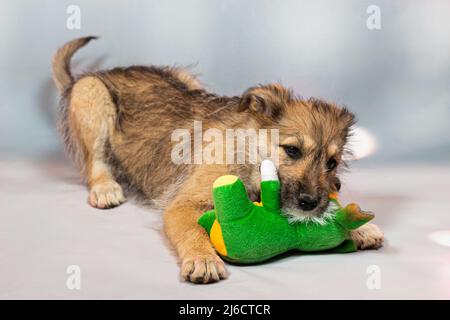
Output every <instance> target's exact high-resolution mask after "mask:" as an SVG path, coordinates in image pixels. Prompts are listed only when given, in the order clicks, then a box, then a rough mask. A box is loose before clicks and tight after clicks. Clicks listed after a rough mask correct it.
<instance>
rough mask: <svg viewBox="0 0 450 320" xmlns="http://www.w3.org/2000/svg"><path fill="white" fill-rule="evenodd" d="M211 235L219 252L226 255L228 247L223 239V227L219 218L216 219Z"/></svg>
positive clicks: (212, 241)
mask: <svg viewBox="0 0 450 320" xmlns="http://www.w3.org/2000/svg"><path fill="white" fill-rule="evenodd" d="M209 237H210V239H211V243H212V244H213V245H214V247H215V248H216V250H217V252H218V253H220V254H221V255H222V256H224V257H226V256H227V248H226V247H225V242H224V241H223V235H222V228H221V227H220V224H219V222H218V221H217V220H215V221H214V223H213V225H212V227H211V231H210V233H209Z"/></svg>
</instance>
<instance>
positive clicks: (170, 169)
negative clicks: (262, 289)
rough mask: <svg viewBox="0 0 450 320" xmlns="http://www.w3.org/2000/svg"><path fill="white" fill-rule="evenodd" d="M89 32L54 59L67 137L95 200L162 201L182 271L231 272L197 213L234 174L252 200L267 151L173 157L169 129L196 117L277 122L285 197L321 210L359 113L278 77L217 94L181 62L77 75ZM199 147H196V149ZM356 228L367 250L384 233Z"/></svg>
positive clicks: (213, 122)
mask: <svg viewBox="0 0 450 320" xmlns="http://www.w3.org/2000/svg"><path fill="white" fill-rule="evenodd" d="M92 39H94V37H85V38H80V39H75V40H73V41H71V42H69V43H67V44H66V45H64V46H63V47H62V48H60V49H59V50H58V51H57V53H56V55H55V58H54V61H53V78H54V81H55V84H56V86H57V88H58V89H59V91H60V92H61V95H62V99H61V109H60V115H59V127H60V130H61V133H62V135H63V137H64V142H65V146H66V148H67V150H68V151H69V153H70V154H71V156H72V157H73V158H74V159H75V160H76V162H77V164H78V165H79V167H80V169H81V172H82V175H83V177H84V178H85V179H86V183H87V186H88V188H89V198H88V201H89V203H90V205H91V206H93V207H96V208H100V209H106V208H111V207H114V206H118V205H120V204H121V203H123V202H124V201H125V195H124V191H126V192H127V194H136V195H139V196H140V197H142V198H144V199H147V200H151V201H152V202H153V203H154V204H158V205H160V206H162V207H163V208H164V215H163V217H164V230H165V233H166V235H167V237H168V239H169V240H170V242H171V243H172V245H173V246H174V248H175V249H176V252H177V254H178V256H179V259H180V262H181V276H182V278H183V279H185V280H187V281H191V282H195V283H208V282H214V281H218V280H220V279H223V278H226V276H227V272H226V270H225V266H224V263H223V262H222V260H221V259H220V258H219V257H218V255H217V254H216V253H215V251H214V249H213V248H212V246H211V244H210V241H209V238H208V235H207V234H206V232H205V231H204V230H203V229H202V228H201V227H200V226H199V225H198V224H197V218H198V216H199V214H200V213H201V212H202V211H203V210H206V209H209V208H211V206H212V203H211V200H212V199H211V186H212V183H213V182H214V180H215V179H216V178H217V177H219V176H221V175H224V174H235V175H238V176H239V177H241V179H242V180H243V181H244V183H245V184H246V187H247V189H248V192H249V195H250V196H251V197H252V198H253V199H255V200H256V198H257V197H258V194H259V166H258V164H259V162H260V161H261V157H258V158H257V160H256V161H257V162H256V163H253V164H249V163H242V164H236V163H231V164H230V163H228V164H227V163H221V162H218V163H213V164H190V163H188V162H183V163H175V162H174V161H173V148H174V141H173V139H172V137H173V136H172V134H173V132H174V131H175V130H177V129H180V128H188V129H189V130H190V132H192V127H193V122H194V121H198V122H201V124H202V130H203V131H204V130H207V129H209V128H213V129H215V130H216V132H217V130H218V131H219V132H222V133H225V131H226V130H227V129H246V130H249V129H250V130H256V131H257V130H259V129H261V128H268V129H276V130H278V131H277V132H278V133H279V135H278V139H277V141H275V140H274V139H270V141H269V142H267V146H268V145H271V146H272V147H275V150H276V151H277V154H278V155H277V159H276V162H277V163H278V171H279V176H280V180H281V183H282V205H283V207H284V208H285V209H287V210H289V212H290V213H291V215H292V216H293V217H294V218H297V219H299V220H307V219H314V218H320V216H321V214H322V212H323V211H324V210H325V209H326V207H327V204H328V194H329V193H330V192H333V191H337V190H339V188H340V182H339V179H338V177H337V173H338V171H339V169H340V168H341V167H342V166H343V165H344V164H343V160H342V157H343V153H344V151H345V144H346V141H347V137H348V135H349V132H350V128H351V126H352V125H353V124H354V122H355V120H354V116H353V114H351V113H350V112H349V111H348V110H347V109H345V108H339V107H337V106H335V105H333V104H330V103H327V102H324V101H321V100H318V99H309V100H302V99H300V98H298V97H296V96H295V95H294V94H293V93H292V92H291V91H290V90H288V89H286V88H284V87H283V86H281V85H279V84H269V85H263V86H257V87H253V88H250V89H248V90H247V91H245V92H244V94H243V95H242V96H240V97H223V96H217V95H215V94H211V93H209V92H207V91H206V90H204V89H202V87H201V85H200V83H199V82H198V81H197V80H196V78H195V77H193V76H192V75H190V74H189V73H187V72H186V71H185V70H183V69H180V68H169V67H153V66H150V67H143V66H132V67H129V68H115V69H112V70H108V71H100V72H95V73H89V72H88V73H85V74H82V75H81V76H79V77H78V78H74V77H73V76H72V74H71V72H70V59H71V57H72V55H73V54H74V53H75V52H76V51H77V50H78V49H79V48H81V47H82V46H84V45H86V44H87V43H88V42H89V41H90V40H92ZM274 143H276V145H275V146H274ZM203 144H205V142H203ZM199 152H201V151H198V150H197V151H196V150H194V153H195V154H194V155H193V157H196V156H198V153H199ZM272 156H273V155H272ZM351 237H352V238H353V239H354V240H355V241H356V243H357V244H358V247H359V248H361V249H369V248H378V247H380V246H381V244H382V241H383V234H382V233H381V231H380V230H379V229H378V227H376V226H375V225H373V224H369V225H366V226H364V227H362V228H360V229H358V230H356V231H355V232H353V233H352V234H351Z"/></svg>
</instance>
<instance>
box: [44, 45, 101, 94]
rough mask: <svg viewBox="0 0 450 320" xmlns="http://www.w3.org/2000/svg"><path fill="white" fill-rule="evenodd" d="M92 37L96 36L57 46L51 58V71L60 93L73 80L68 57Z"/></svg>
mask: <svg viewBox="0 0 450 320" xmlns="http://www.w3.org/2000/svg"><path fill="white" fill-rule="evenodd" d="M92 39H97V37H93V36H90V37H84V38H78V39H74V40H72V41H70V42H68V43H66V44H65V45H64V46H62V47H61V48H59V49H58V51H57V52H56V54H55V57H54V58H53V64H52V72H53V81H54V82H55V85H56V87H57V88H58V90H59V92H61V93H62V92H63V91H64V89H65V88H67V86H68V85H69V84H71V83H72V81H73V77H72V73H71V72H70V59H71V58H72V56H73V54H74V53H75V52H76V51H77V50H78V49H80V48H81V47H83V46H85V45H86V44H87V43H88V42H89V41H91V40H92Z"/></svg>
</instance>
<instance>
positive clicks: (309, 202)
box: [298, 193, 319, 211]
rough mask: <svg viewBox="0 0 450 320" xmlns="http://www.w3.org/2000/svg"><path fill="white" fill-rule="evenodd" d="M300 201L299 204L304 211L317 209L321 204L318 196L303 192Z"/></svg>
mask: <svg viewBox="0 0 450 320" xmlns="http://www.w3.org/2000/svg"><path fill="white" fill-rule="evenodd" d="M298 201H299V202H298V206H299V207H300V209H302V210H303V211H311V210H313V209H315V208H316V207H317V205H318V204H319V200H318V199H317V198H316V197H313V196H311V195H309V194H306V193H301V194H300V198H299V200H298Z"/></svg>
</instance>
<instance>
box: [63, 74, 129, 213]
mask: <svg viewBox="0 0 450 320" xmlns="http://www.w3.org/2000/svg"><path fill="white" fill-rule="evenodd" d="M70 96H71V99H70V104H69V110H68V112H67V119H66V126H67V127H68V128H67V129H68V130H67V131H68V140H69V141H68V143H71V144H72V148H73V149H76V152H75V153H76V154H78V155H79V157H78V158H80V159H78V161H79V163H80V164H81V167H82V169H83V173H84V174H85V176H86V181H87V184H88V187H89V199H88V201H89V203H90V205H92V206H93V207H95V208H100V209H106V208H111V207H115V206H118V205H120V204H121V203H122V202H124V201H125V197H124V195H123V191H122V187H121V186H120V185H119V184H118V183H117V182H116V181H115V179H114V176H113V174H112V171H111V167H110V165H109V164H108V161H107V159H106V150H105V148H106V144H107V142H108V141H109V140H110V137H111V136H112V135H113V134H114V127H115V123H116V117H117V114H116V108H115V105H114V102H113V101H112V99H111V95H110V93H109V91H108V89H107V88H106V86H105V85H104V83H103V82H102V81H101V80H99V79H98V78H96V77H85V78H82V79H80V80H79V81H78V82H77V83H75V85H74V86H73V88H72V91H71V95H70Z"/></svg>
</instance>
